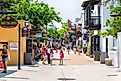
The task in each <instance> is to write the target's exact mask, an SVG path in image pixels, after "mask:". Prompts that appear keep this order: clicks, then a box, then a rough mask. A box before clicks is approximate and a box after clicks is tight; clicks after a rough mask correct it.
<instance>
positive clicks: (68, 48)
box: [67, 46, 70, 54]
mask: <svg viewBox="0 0 121 81" xmlns="http://www.w3.org/2000/svg"><path fill="white" fill-rule="evenodd" d="M67 50H68V54H70V46H68V47H67Z"/></svg>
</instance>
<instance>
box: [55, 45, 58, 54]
mask: <svg viewBox="0 0 121 81" xmlns="http://www.w3.org/2000/svg"><path fill="white" fill-rule="evenodd" d="M55 49H56V53H58V44H56V46H55Z"/></svg>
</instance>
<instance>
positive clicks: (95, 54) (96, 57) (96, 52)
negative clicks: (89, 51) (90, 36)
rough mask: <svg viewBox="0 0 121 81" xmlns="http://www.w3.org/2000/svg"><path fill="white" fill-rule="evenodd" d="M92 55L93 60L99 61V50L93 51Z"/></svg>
mask: <svg viewBox="0 0 121 81" xmlns="http://www.w3.org/2000/svg"><path fill="white" fill-rule="evenodd" d="M93 57H94V60H95V61H100V52H99V51H94V53H93Z"/></svg>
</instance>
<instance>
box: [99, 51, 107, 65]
mask: <svg viewBox="0 0 121 81" xmlns="http://www.w3.org/2000/svg"><path fill="white" fill-rule="evenodd" d="M105 58H106V53H105V52H100V64H105Z"/></svg>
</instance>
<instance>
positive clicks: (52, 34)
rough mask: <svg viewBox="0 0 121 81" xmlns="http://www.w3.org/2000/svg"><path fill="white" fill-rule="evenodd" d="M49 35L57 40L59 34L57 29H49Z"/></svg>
mask: <svg viewBox="0 0 121 81" xmlns="http://www.w3.org/2000/svg"><path fill="white" fill-rule="evenodd" d="M48 32H49V35H50V36H51V37H53V38H57V36H58V32H57V30H56V29H55V28H49V29H48Z"/></svg>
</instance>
